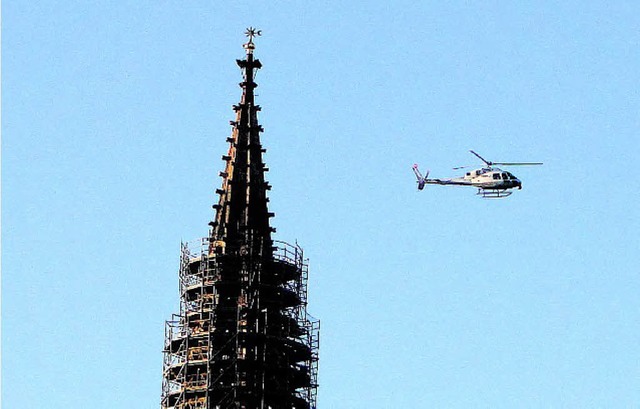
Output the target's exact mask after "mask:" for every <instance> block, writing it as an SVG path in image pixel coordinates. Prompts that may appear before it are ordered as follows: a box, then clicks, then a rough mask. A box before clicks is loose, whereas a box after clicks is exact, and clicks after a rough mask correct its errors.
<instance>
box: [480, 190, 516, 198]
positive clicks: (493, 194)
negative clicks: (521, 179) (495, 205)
mask: <svg viewBox="0 0 640 409" xmlns="http://www.w3.org/2000/svg"><path fill="white" fill-rule="evenodd" d="M511 193H513V192H509V191H508V190H507V189H478V193H476V194H477V195H478V196H482V198H483V199H503V198H505V197H509V196H511Z"/></svg>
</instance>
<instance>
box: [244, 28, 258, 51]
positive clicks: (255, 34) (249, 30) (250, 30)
mask: <svg viewBox="0 0 640 409" xmlns="http://www.w3.org/2000/svg"><path fill="white" fill-rule="evenodd" d="M244 34H245V35H246V36H247V37H249V42H248V43H246V44H245V45H244V49H245V50H247V54H251V53H252V52H253V50H254V49H255V48H256V46H255V44H253V37H260V36H261V35H262V30H258V29H256V28H253V27H249V28H247V31H245V32H244Z"/></svg>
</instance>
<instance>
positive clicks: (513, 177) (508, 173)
mask: <svg viewBox="0 0 640 409" xmlns="http://www.w3.org/2000/svg"><path fill="white" fill-rule="evenodd" d="M507 176H509V179H515V178H516V177H515V176H513V175H512V174H511V172H507Z"/></svg>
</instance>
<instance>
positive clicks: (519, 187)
mask: <svg viewBox="0 0 640 409" xmlns="http://www.w3.org/2000/svg"><path fill="white" fill-rule="evenodd" d="M516 186H518V190H522V182H520V181H519V180H517V181H516Z"/></svg>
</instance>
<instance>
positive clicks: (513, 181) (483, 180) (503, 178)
mask: <svg viewBox="0 0 640 409" xmlns="http://www.w3.org/2000/svg"><path fill="white" fill-rule="evenodd" d="M424 182H425V183H427V184H434V185H458V186H475V187H477V188H478V189H483V190H484V189H490V190H496V189H497V190H505V189H513V188H516V187H517V188H518V189H522V182H521V181H520V179H518V178H517V177H515V176H514V175H513V174H512V173H511V172H507V171H504V170H502V169H498V168H480V169H475V170H473V171H470V172H467V173H466V174H465V175H464V176H462V177H459V178H450V179H425V180H424Z"/></svg>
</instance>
